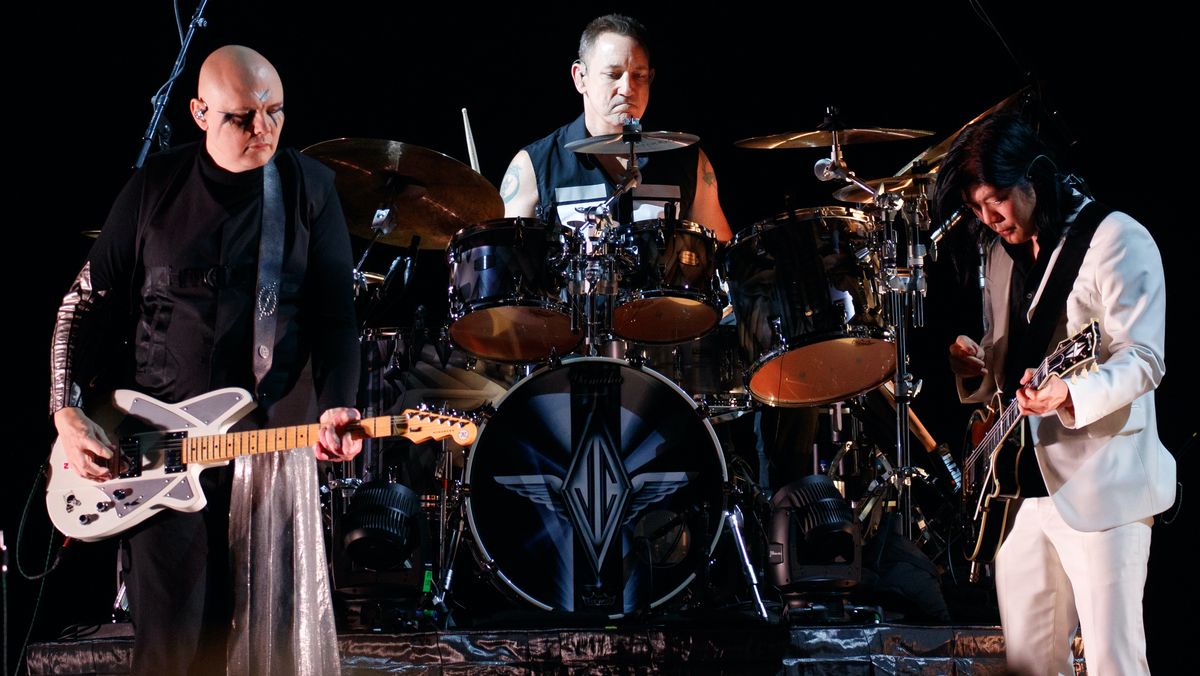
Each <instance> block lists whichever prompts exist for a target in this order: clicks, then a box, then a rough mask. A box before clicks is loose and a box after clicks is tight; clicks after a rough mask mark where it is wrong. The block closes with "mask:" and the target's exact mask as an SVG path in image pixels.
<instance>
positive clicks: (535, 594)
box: [466, 358, 726, 617]
mask: <svg viewBox="0 0 1200 676" xmlns="http://www.w3.org/2000/svg"><path fill="white" fill-rule="evenodd" d="M466 479H467V483H468V484H469V497H468V499H467V513H468V518H469V520H470V525H471V529H472V531H473V533H474V535H475V541H476V544H477V546H478V547H479V548H480V549H481V553H482V554H483V555H484V558H485V559H487V560H490V561H491V562H492V564H493V566H494V569H495V571H496V576H497V579H498V580H499V581H500V582H502V583H503V584H504V585H506V586H508V587H509V588H510V589H511V590H513V591H515V592H516V593H517V594H518V595H519V596H521V597H522V598H524V599H525V600H526V601H529V602H530V603H533V604H534V605H536V606H538V607H541V608H544V609H547V610H558V611H567V612H587V613H598V614H604V615H607V616H610V617H620V616H622V615H624V614H627V613H630V612H634V611H637V610H640V609H645V608H648V607H652V606H655V605H658V604H660V603H662V602H664V601H666V600H667V599H669V598H670V597H671V596H673V595H674V594H676V593H678V592H679V591H680V590H681V589H683V588H684V587H686V586H687V584H688V582H690V581H691V579H692V578H693V577H694V576H695V573H696V572H697V570H698V569H699V566H700V565H702V563H703V562H704V561H705V560H706V559H707V557H708V554H709V553H710V552H711V549H712V546H713V544H714V543H715V541H716V538H717V537H718V536H719V534H720V530H721V525H722V524H721V517H722V511H723V508H724V492H723V488H724V486H723V484H724V482H725V479H726V474H725V465H724V461H723V460H722V458H721V453H720V450H719V446H718V445H717V441H716V437H715V435H714V434H713V431H712V427H711V426H710V425H709V424H708V423H707V422H705V421H704V420H702V418H701V417H700V416H699V415H698V414H697V412H696V410H695V407H694V405H693V404H692V402H691V399H690V398H688V397H687V395H685V394H684V393H682V392H681V391H680V390H678V388H676V387H675V386H674V385H672V384H670V383H669V382H667V381H666V379H665V378H663V377H662V376H660V375H658V374H656V373H654V372H653V371H649V370H644V369H637V368H634V367H631V366H629V365H627V364H626V363H625V362H621V361H617V360H613V359H603V358H586V359H578V360H575V361H571V362H566V363H564V364H563V365H562V366H560V367H558V368H554V369H544V370H542V371H539V372H537V373H535V374H533V375H532V376H530V377H529V378H527V379H526V380H524V381H522V382H521V383H520V384H518V385H517V387H515V388H514V389H513V390H511V391H510V392H509V393H508V394H507V395H505V398H504V399H503V400H502V401H501V402H500V404H499V406H498V407H497V410H496V413H495V415H493V416H492V418H491V419H490V420H488V422H487V423H486V425H485V426H484V427H483V429H482V430H481V432H480V437H479V440H478V442H477V443H476V445H475V447H474V448H473V449H472V451H471V456H470V459H469V461H468V464H467V476H466Z"/></svg>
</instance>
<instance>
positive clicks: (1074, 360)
mask: <svg viewBox="0 0 1200 676" xmlns="http://www.w3.org/2000/svg"><path fill="white" fill-rule="evenodd" d="M1099 356H1100V322H1098V321H1097V320H1095V319H1093V320H1092V321H1091V322H1089V323H1088V325H1087V326H1085V327H1083V328H1082V329H1080V330H1079V332H1078V333H1076V334H1075V335H1073V336H1071V337H1070V338H1067V339H1066V340H1063V341H1062V342H1061V343H1059V344H1058V347H1057V348H1056V349H1055V350H1054V353H1053V354H1051V355H1050V356H1049V357H1047V358H1046V375H1047V376H1050V375H1056V376H1058V377H1059V378H1065V377H1067V375H1069V374H1071V373H1074V372H1076V371H1080V370H1084V371H1085V372H1086V369H1087V367H1088V366H1089V365H1092V364H1094V362H1095V361H1096V359H1097V358H1098V357H1099Z"/></svg>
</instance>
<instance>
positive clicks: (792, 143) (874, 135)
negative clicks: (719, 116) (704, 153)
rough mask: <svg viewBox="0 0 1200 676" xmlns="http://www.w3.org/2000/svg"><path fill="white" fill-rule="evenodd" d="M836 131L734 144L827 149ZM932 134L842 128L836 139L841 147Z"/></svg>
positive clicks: (798, 133)
mask: <svg viewBox="0 0 1200 676" xmlns="http://www.w3.org/2000/svg"><path fill="white" fill-rule="evenodd" d="M833 134H834V132H833V131H828V130H823V129H818V130H816V131H789V132H784V133H782V134H772V135H770V136H755V137H752V138H744V139H742V140H740V141H737V142H736V143H734V145H735V146H737V147H739V148H756V149H759V150H783V149H788V148H828V147H830V146H832V145H833ZM931 135H933V132H931V131H925V130H923V129H886V128H884V127H866V128H862V129H841V130H838V131H837V140H838V143H839V144H841V145H849V144H853V143H877V142H880V141H902V140H904V139H910V138H921V137H922V136H931Z"/></svg>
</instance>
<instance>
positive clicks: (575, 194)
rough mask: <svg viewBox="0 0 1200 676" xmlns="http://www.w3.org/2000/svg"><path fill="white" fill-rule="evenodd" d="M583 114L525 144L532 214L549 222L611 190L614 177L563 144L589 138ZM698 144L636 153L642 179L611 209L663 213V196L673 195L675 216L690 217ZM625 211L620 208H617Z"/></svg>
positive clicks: (623, 217) (633, 216)
mask: <svg viewBox="0 0 1200 676" xmlns="http://www.w3.org/2000/svg"><path fill="white" fill-rule="evenodd" d="M589 136H591V134H589V133H588V131H587V127H586V126H585V124H584V117H583V115H580V116H579V117H578V118H577V119H576V120H575V121H574V122H572V123H570V124H568V125H564V126H562V127H559V128H558V129H557V130H555V131H554V132H553V133H551V134H550V135H549V136H546V137H545V138H542V139H540V140H538V141H535V142H533V143H531V144H529V145H527V146H525V152H527V153H529V159H530V160H532V162H533V171H534V174H535V175H536V176H537V187H538V206H537V215H538V217H539V218H542V219H543V220H546V221H549V222H552V223H568V222H571V221H573V220H582V218H581V217H580V218H575V217H574V216H575V214H578V213H579V212H578V211H576V208H577V207H578V208H583V207H587V206H591V205H594V204H597V203H599V202H601V201H603V200H604V199H605V198H607V197H608V196H609V195H611V194H612V189H613V183H614V179H612V178H610V177H609V176H608V175H607V174H605V172H604V170H603V169H602V168H601V167H600V164H599V163H598V162H596V161H595V158H594V157H593V156H591V155H584V154H581V153H574V152H571V151H570V150H567V149H566V147H565V146H566V144H568V143H570V142H571V141H577V140H579V139H584V138H588V137H589ZM698 162H699V148H698V147H697V146H694V145H693V146H689V147H687V148H681V149H679V150H669V151H665V152H658V153H650V154H645V155H639V156H638V169H639V170H641V173H642V181H641V184H640V185H639V186H638V187H637V188H636V189H635V190H634V193H633V198H632V200H630V201H626V200H622V202H624V204H623V205H620V206H619V207H618V209H617V210H616V212H615V213H616V214H617V220H618V221H619V222H621V223H630V222H633V221H640V220H646V219H649V218H658V217H660V216H662V211H663V207H662V204H663V203H664V201H668V200H669V201H678V211H677V212H676V217H678V218H684V219H686V218H689V216H690V214H691V210H692V201H693V198H694V197H695V193H696V166H697V163H698ZM622 211H624V213H622Z"/></svg>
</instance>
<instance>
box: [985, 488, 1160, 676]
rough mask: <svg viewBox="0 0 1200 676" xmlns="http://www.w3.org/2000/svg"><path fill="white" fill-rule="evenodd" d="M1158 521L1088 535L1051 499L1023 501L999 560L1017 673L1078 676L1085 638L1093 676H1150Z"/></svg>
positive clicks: (1004, 618)
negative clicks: (1145, 602)
mask: <svg viewBox="0 0 1200 676" xmlns="http://www.w3.org/2000/svg"><path fill="white" fill-rule="evenodd" d="M1151 523H1152V520H1151V519H1145V520H1144V521H1138V522H1134V523H1130V524H1125V525H1124V526H1118V527H1116V528H1111V529H1109V530H1104V531H1098V532H1093V533H1085V532H1082V531H1077V530H1075V529H1073V528H1071V527H1070V526H1068V525H1067V524H1066V523H1064V522H1063V520H1062V517H1060V516H1059V514H1058V510H1057V509H1055V508H1054V502H1053V501H1052V500H1051V499H1050V498H1032V499H1027V500H1023V501H1022V502H1021V504H1020V506H1019V508H1018V510H1017V515H1016V517H1015V519H1014V520H1013V524H1012V527H1011V530H1010V532H1009V533H1008V536H1007V537H1006V538H1005V540H1004V544H1003V545H1002V546H1001V547H1000V551H999V553H998V554H997V555H996V596H997V599H998V600H999V603H1000V620H1001V622H1002V623H1003V625H1004V642H1005V645H1006V652H1007V657H1008V668H1009V670H1010V671H1011V672H1012V673H1014V674H1021V675H1032V674H1074V670H1073V669H1072V666H1071V649H1070V643H1071V638H1072V637H1073V636H1074V634H1075V629H1076V625H1079V627H1080V630H1081V631H1082V633H1083V636H1084V659H1085V660H1086V662H1087V671H1088V676H1134V675H1136V674H1149V673H1150V668H1149V666H1148V665H1147V663H1146V629H1145V626H1144V625H1143V622H1142V591H1143V589H1144V588H1145V586H1146V562H1147V560H1148V559H1149V558H1150V524H1151Z"/></svg>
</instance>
